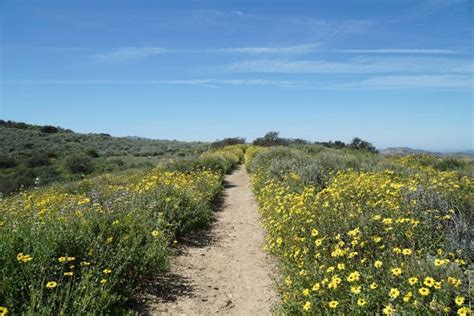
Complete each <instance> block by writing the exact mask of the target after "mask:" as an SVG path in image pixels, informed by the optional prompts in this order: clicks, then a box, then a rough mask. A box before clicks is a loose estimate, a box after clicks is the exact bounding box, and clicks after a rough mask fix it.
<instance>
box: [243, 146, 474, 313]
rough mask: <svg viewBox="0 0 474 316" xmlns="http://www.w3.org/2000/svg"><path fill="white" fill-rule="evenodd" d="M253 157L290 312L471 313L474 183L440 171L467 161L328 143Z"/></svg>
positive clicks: (256, 152)
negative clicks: (394, 154) (339, 147)
mask: <svg viewBox="0 0 474 316" xmlns="http://www.w3.org/2000/svg"><path fill="white" fill-rule="evenodd" d="M359 149H361V148H359ZM246 156H247V157H246V164H247V168H248V169H249V170H250V171H251V172H252V177H251V178H252V185H253V189H254V192H255V194H256V197H257V200H258V201H259V204H260V210H261V213H262V220H263V223H264V226H265V228H266V230H267V233H268V237H267V248H268V249H269V250H270V251H271V252H272V253H274V254H275V255H277V256H278V258H279V261H280V269H281V272H282V278H281V281H280V283H279V290H280V293H281V297H282V303H281V309H280V310H279V311H280V312H281V313H282V314H311V315H312V314H314V315H319V314H347V313H348V314H351V315H366V314H370V313H375V314H382V313H385V314H391V313H392V311H395V313H396V314H411V315H425V314H427V313H428V314H429V313H433V314H441V313H445V314H450V313H454V312H456V311H458V313H459V314H462V313H463V312H466V306H464V305H463V303H462V302H460V301H461V300H463V298H465V300H466V301H468V299H469V297H470V295H471V293H470V292H469V287H468V282H469V280H468V269H469V266H470V264H472V262H473V259H474V251H473V249H472V240H473V238H474V233H473V231H472V229H470V227H472V226H473V225H474V220H473V219H474V216H473V214H474V204H473V202H472V201H473V197H474V182H473V180H472V178H468V177H464V176H462V174H460V173H458V172H455V171H440V170H439V169H441V168H446V169H447V168H452V169H455V168H460V165H459V164H457V163H456V162H453V161H451V160H448V161H447V162H446V163H442V161H443V159H440V158H437V157H433V156H407V157H402V158H396V157H395V158H384V157H381V156H379V155H377V154H374V153H372V152H371V151H370V150H369V151H367V150H353V149H350V148H349V149H342V150H334V149H329V148H322V147H320V146H319V147H314V146H301V147H298V148H294V147H293V148H288V147H285V148H283V147H279V148H257V147H250V148H249V149H248V150H247V154H246ZM440 166H441V167H440Z"/></svg>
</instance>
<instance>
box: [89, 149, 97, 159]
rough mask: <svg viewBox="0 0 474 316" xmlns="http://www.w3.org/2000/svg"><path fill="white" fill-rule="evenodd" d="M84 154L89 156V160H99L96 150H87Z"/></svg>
mask: <svg viewBox="0 0 474 316" xmlns="http://www.w3.org/2000/svg"><path fill="white" fill-rule="evenodd" d="M86 154H87V156H89V157H91V158H99V157H100V155H99V152H98V151H97V150H96V149H89V150H87V152H86Z"/></svg>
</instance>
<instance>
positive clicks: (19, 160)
mask: <svg viewBox="0 0 474 316" xmlns="http://www.w3.org/2000/svg"><path fill="white" fill-rule="evenodd" d="M207 147H208V145H207V144H204V143H185V142H177V141H164V140H151V139H144V138H137V137H121V138H118V137H112V136H110V135H108V134H79V133H74V132H73V131H71V130H67V129H63V128H60V127H54V126H36V125H29V124H25V123H19V122H12V121H3V120H0V192H1V193H2V194H3V195H9V194H12V193H15V192H18V190H19V189H20V188H29V187H32V186H33V185H34V184H35V181H36V178H39V184H40V185H47V184H50V183H53V182H57V181H69V180H71V179H76V178H77V176H78V175H80V174H91V175H92V176H94V175H99V174H101V173H104V172H115V171H122V170H126V169H130V168H135V169H137V168H138V169H146V168H150V166H153V165H155V164H156V163H158V162H159V161H163V160H169V159H170V158H174V157H177V156H179V157H183V158H187V157H194V156H196V155H199V154H200V153H202V152H203V151H204V150H206V149H207ZM84 156H86V157H88V158H90V159H91V161H88V160H87V159H86V158H84ZM78 157H80V159H77V158H78ZM75 160H76V161H75ZM79 160H80V161H79ZM92 166H94V168H92ZM26 169H28V170H26ZM91 172H92V173H91Z"/></svg>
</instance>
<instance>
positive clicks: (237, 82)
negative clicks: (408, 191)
mask: <svg viewBox="0 0 474 316" xmlns="http://www.w3.org/2000/svg"><path fill="white" fill-rule="evenodd" d="M0 82H1V83H2V84H59V85H184V86H202V87H207V88H219V87H220V86H226V85H227V86H229V85H231V86H276V87H292V88H302V87H310V86H309V85H306V84H305V83H304V82H301V81H292V80H270V79H262V78H243V79H242V78H236V79H217V78H204V79H201V78H198V79H170V80H87V79H82V80H2V81H0Z"/></svg>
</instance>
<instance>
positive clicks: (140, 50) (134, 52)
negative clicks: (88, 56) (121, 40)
mask: <svg viewBox="0 0 474 316" xmlns="http://www.w3.org/2000/svg"><path fill="white" fill-rule="evenodd" d="M170 52H171V51H170V50H168V49H166V48H161V47H126V48H119V49H116V50H114V51H111V52H108V53H102V54H96V55H94V57H95V58H96V59H97V60H99V61H104V62H121V61H127V60H133V59H142V58H146V57H150V56H153V55H159V54H166V53H170Z"/></svg>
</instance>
